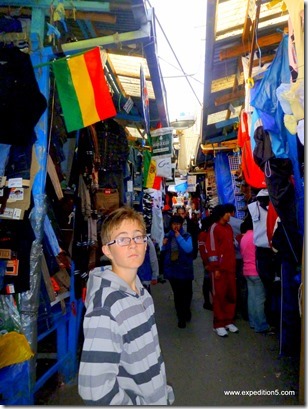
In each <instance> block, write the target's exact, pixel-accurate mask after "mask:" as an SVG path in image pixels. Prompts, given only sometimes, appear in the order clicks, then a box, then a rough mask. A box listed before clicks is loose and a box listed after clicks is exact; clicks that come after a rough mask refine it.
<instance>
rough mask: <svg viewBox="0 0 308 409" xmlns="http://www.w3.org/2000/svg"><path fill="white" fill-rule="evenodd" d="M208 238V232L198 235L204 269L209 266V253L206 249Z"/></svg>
mask: <svg viewBox="0 0 308 409" xmlns="http://www.w3.org/2000/svg"><path fill="white" fill-rule="evenodd" d="M207 236H208V232H206V231H201V232H200V233H199V235H198V248H199V253H200V256H201V259H202V262H203V266H204V267H206V266H207V265H208V258H207V251H206V247H205V246H206V238H207Z"/></svg>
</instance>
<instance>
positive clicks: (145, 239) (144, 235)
mask: <svg viewBox="0 0 308 409" xmlns="http://www.w3.org/2000/svg"><path fill="white" fill-rule="evenodd" d="M139 237H142V238H143V241H142V242H140V243H137V242H136V239H137V238H139ZM123 239H129V242H128V243H127V244H119V240H123ZM132 240H133V241H134V243H135V244H143V243H147V241H148V236H147V235H146V234H140V235H139V236H135V237H119V238H117V239H114V240H112V241H110V242H109V243H106V244H105V246H112V245H113V244H117V245H118V246H119V247H128V246H129V245H130V244H131V242H132Z"/></svg>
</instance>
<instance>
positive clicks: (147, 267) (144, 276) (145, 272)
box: [137, 246, 152, 283]
mask: <svg viewBox="0 0 308 409" xmlns="http://www.w3.org/2000/svg"><path fill="white" fill-rule="evenodd" d="M137 274H138V277H139V278H140V281H141V282H142V283H143V282H144V281H149V282H150V281H151V280H152V267H151V260H150V247H149V246H147V249H146V252H145V257H144V261H143V263H142V264H141V266H140V267H139V268H138V271H137Z"/></svg>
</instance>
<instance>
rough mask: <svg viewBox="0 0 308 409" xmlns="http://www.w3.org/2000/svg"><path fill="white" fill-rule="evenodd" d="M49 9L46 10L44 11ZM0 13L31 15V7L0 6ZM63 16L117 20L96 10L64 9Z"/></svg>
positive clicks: (75, 18)
mask: <svg viewBox="0 0 308 409" xmlns="http://www.w3.org/2000/svg"><path fill="white" fill-rule="evenodd" d="M47 12H48V14H49V10H46V13H47ZM0 13H3V14H6V15H11V16H17V17H22V16H25V17H31V15H32V9H31V8H29V7H10V8H8V7H3V6H1V7H0ZM65 18H67V19H74V20H90V21H97V22H100V23H109V24H115V23H116V21H117V17H116V16H115V15H112V14H108V13H100V12H98V11H96V12H91V11H79V10H76V11H75V13H74V11H73V10H65Z"/></svg>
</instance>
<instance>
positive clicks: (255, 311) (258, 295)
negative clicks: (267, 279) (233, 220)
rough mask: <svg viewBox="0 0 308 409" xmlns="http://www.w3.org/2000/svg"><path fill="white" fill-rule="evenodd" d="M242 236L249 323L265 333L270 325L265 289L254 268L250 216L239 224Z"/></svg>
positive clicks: (241, 250)
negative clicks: (266, 313)
mask: <svg viewBox="0 0 308 409" xmlns="http://www.w3.org/2000/svg"><path fill="white" fill-rule="evenodd" d="M240 229H241V233H242V238H241V240H240V252H241V255H242V258H243V275H244V276H245V278H246V281H247V288H248V319H249V325H250V327H251V328H253V329H254V330H255V332H261V333H267V332H269V330H270V326H269V325H268V323H267V321H266V316H265V311H264V304H265V290H264V286H263V283H262V281H261V279H260V277H259V274H258V272H257V269H256V246H255V245H254V242H253V224H252V219H251V217H249V216H248V217H247V218H246V219H245V220H244V221H243V223H242V224H241V227H240Z"/></svg>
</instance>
